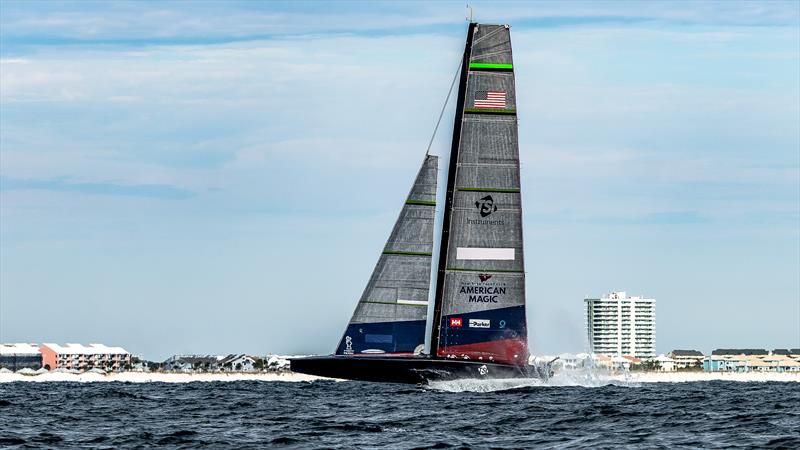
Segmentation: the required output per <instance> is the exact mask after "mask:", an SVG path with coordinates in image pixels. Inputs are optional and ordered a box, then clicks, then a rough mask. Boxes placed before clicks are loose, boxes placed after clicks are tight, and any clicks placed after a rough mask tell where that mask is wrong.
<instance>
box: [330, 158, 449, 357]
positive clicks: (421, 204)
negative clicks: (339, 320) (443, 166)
mask: <svg viewBox="0 0 800 450" xmlns="http://www.w3.org/2000/svg"><path fill="white" fill-rule="evenodd" d="M437 161H438V158H437V157H436V156H431V155H427V156H426V157H425V161H424V162H423V164H422V167H421V168H420V170H419V173H418V174H417V178H416V180H415V182H414V186H413V187H412V188H411V192H410V193H409V195H408V198H407V199H406V202H405V205H403V209H402V211H401V212H400V217H398V219H397V222H396V223H395V225H394V229H392V234H391V235H390V236H389V240H388V241H387V242H386V246H385V247H384V249H383V253H382V254H381V256H380V258H379V259H378V264H377V265H376V266H375V270H374V271H373V272H372V276H371V277H370V279H369V282H368V283H367V287H366V289H364V293H363V294H362V295H361V300H360V301H359V303H358V306H356V310H355V312H354V313H353V317H352V318H351V319H350V324H349V325H348V326H347V330H345V333H344V336H343V337H342V340H341V342H339V346H338V347H337V349H336V354H337V355H357V354H376V353H377V354H381V353H386V354H411V353H419V352H421V351H422V349H423V348H424V344H425V319H426V316H427V311H428V290H429V287H430V271H431V252H432V251H433V227H434V224H433V223H434V214H435V210H436V175H437Z"/></svg>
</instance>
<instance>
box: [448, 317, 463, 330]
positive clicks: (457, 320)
mask: <svg viewBox="0 0 800 450" xmlns="http://www.w3.org/2000/svg"><path fill="white" fill-rule="evenodd" d="M450 326H451V327H455V328H461V317H451V318H450Z"/></svg>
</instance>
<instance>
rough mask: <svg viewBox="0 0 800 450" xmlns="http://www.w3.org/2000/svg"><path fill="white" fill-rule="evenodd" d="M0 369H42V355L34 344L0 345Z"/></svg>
mask: <svg viewBox="0 0 800 450" xmlns="http://www.w3.org/2000/svg"><path fill="white" fill-rule="evenodd" d="M0 367H5V368H7V369H10V370H14V371H16V370H20V369H24V368H25V367H28V368H31V369H38V368H40V367H42V354H41V353H40V352H39V346H38V345H36V344H0Z"/></svg>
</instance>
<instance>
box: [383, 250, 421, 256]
mask: <svg viewBox="0 0 800 450" xmlns="http://www.w3.org/2000/svg"><path fill="white" fill-rule="evenodd" d="M383 254H384V255H410V256H431V253H430V252H401V251H397V250H384V251H383Z"/></svg>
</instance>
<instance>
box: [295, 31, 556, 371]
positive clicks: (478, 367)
mask: <svg viewBox="0 0 800 450" xmlns="http://www.w3.org/2000/svg"><path fill="white" fill-rule="evenodd" d="M516 112H517V111H516V95H515V86H514V66H513V62H512V55H511V36H510V29H509V26H508V25H486V24H477V23H474V22H473V23H470V25H469V30H468V33H467V39H466V45H465V49H464V56H463V61H462V64H461V67H460V78H459V84H458V94H457V98H456V114H455V118H454V126H453V140H452V146H451V151H450V160H449V166H448V172H447V180H446V194H445V204H444V205H443V207H442V220H441V225H442V226H441V229H440V230H434V223H435V221H434V215H435V210H436V189H437V180H436V179H437V172H438V158H437V157H436V156H433V155H426V156H425V159H424V161H423V163H422V167H421V168H420V170H419V172H418V174H417V177H416V179H415V181H414V184H413V186H412V188H411V191H410V192H409V194H408V196H407V198H406V200H405V204H404V205H403V208H402V210H401V212H400V215H399V217H398V219H397V222H396V223H395V225H394V228H393V229H392V232H391V234H390V236H389V239H388V241H387V243H386V245H385V246H384V249H383V252H382V253H381V255H380V258H379V260H378V263H377V264H376V266H375V269H374V271H373V273H372V276H371V277H370V279H369V282H368V283H367V286H366V289H365V290H364V292H363V294H362V296H361V298H360V300H359V302H358V305H357V306H356V309H355V312H354V313H353V316H352V318H351V319H350V323H349V324H348V326H347V328H346V330H345V332H344V335H343V336H342V338H341V340H340V342H339V345H338V346H337V347H336V351H335V352H334V354H333V355H328V356H314V357H305V358H294V359H292V360H291V369H292V370H293V371H295V372H300V373H306V374H311V375H318V376H324V377H332V378H343V379H352V380H363V381H383V382H399V383H425V382H428V381H434V380H450V379H460V378H518V377H531V376H534V377H537V376H538V377H541V376H546V375H547V370H549V369H545V370H542V368H540V367H533V366H529V365H528V356H529V353H528V336H527V324H526V318H525V267H524V258H523V245H522V209H521V199H520V196H521V192H520V166H519V146H518V139H517V117H516ZM437 231H438V233H439V244H440V248H439V252H438V253H439V254H438V256H439V257H438V261H436V263H437V270H436V272H435V273H436V278H435V283H434V284H433V286H435V292H434V295H433V296H430V295H429V292H430V290H431V275H430V274H431V264H432V263H433V258H434V233H435V232H437ZM429 297H431V298H432V299H433V302H434V304H433V308H432V311H433V317H432V318H431V327H430V337H429V342H430V346H429V347H430V348H429V349H428V350H427V351H426V346H425V343H426V337H427V336H426V321H427V319H428V310H429V303H428V302H429Z"/></svg>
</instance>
